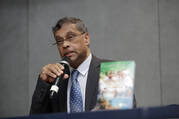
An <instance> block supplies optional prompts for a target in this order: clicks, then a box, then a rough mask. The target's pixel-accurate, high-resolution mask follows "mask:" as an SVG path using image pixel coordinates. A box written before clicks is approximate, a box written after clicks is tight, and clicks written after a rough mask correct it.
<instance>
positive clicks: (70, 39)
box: [52, 32, 86, 46]
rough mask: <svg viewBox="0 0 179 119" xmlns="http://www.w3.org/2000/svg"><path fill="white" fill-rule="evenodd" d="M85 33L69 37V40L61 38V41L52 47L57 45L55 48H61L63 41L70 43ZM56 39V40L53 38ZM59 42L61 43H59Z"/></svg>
mask: <svg viewBox="0 0 179 119" xmlns="http://www.w3.org/2000/svg"><path fill="white" fill-rule="evenodd" d="M85 33H86V32H82V33H81V34H76V35H75V36H73V37H70V38H61V41H57V40H56V42H55V43H53V44H52V45H57V46H61V45H62V44H63V43H64V41H68V42H72V41H73V40H74V39H75V38H77V37H79V36H81V35H84V34H85ZM55 39H56V38H55ZM59 42H61V43H59Z"/></svg>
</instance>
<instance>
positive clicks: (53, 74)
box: [40, 57, 70, 97]
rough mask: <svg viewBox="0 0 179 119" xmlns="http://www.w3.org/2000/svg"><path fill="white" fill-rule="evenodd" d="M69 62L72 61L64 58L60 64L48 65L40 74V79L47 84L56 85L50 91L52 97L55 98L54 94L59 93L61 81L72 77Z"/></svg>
mask: <svg viewBox="0 0 179 119" xmlns="http://www.w3.org/2000/svg"><path fill="white" fill-rule="evenodd" d="M69 62H70V59H69V58H68V57H64V58H63V59H62V60H61V61H60V63H56V64H48V65H46V66H44V67H43V68H42V71H41V73H40V78H41V79H42V80H44V81H46V82H49V83H53V84H54V85H52V87H51V89H50V91H51V94H50V95H51V96H53V94H54V92H55V93H57V92H58V85H59V84H58V83H59V80H63V79H67V78H69V76H70V70H69V66H70V65H69ZM51 96H50V97H51Z"/></svg>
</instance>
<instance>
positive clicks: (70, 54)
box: [64, 51, 74, 57]
mask: <svg viewBox="0 0 179 119" xmlns="http://www.w3.org/2000/svg"><path fill="white" fill-rule="evenodd" d="M73 54H74V52H73V51H70V52H67V53H65V54H64V56H67V57H71V56H72V55H73Z"/></svg>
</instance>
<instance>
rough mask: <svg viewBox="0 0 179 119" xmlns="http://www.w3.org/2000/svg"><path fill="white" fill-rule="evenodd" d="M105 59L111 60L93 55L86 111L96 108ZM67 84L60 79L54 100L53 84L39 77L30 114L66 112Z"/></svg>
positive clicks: (87, 85)
mask: <svg viewBox="0 0 179 119" xmlns="http://www.w3.org/2000/svg"><path fill="white" fill-rule="evenodd" d="M103 61H109V60H102V59H98V58H96V57H95V56H92V60H91V63H90V67H89V72H88V78H87V84H86V97H85V111H90V110H91V109H93V108H94V106H95V104H96V99H97V92H98V80H99V72H100V63H101V62H103ZM67 84H68V80H60V87H59V91H58V94H57V95H56V96H55V98H54V99H53V100H50V99H49V93H50V91H49V90H50V87H51V84H48V83H46V82H44V81H43V80H42V79H40V78H39V79H38V81H37V86H36V89H35V91H34V94H33V97H32V104H31V109H30V114H40V113H51V112H66V111H67ZM134 99H135V98H134ZM134 102H135V101H134ZM134 106H135V104H134Z"/></svg>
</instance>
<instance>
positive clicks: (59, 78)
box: [50, 73, 64, 99]
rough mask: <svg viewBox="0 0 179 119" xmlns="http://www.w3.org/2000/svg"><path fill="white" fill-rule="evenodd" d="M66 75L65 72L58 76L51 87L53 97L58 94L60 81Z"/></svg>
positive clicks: (51, 96)
mask: <svg viewBox="0 0 179 119" xmlns="http://www.w3.org/2000/svg"><path fill="white" fill-rule="evenodd" d="M63 77H64V73H63V74H62V75H61V76H58V77H57V78H56V80H55V84H54V85H53V86H52V87H51V89H50V98H51V99H52V98H53V96H54V94H56V93H57V92H58V87H59V86H58V83H59V82H60V80H62V79H63ZM53 87H54V88H57V89H53Z"/></svg>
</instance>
